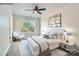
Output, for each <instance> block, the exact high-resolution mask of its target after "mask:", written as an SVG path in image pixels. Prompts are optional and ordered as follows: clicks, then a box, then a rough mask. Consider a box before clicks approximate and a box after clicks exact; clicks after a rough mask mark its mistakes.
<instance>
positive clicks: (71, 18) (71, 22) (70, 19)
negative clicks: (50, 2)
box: [41, 4, 79, 45]
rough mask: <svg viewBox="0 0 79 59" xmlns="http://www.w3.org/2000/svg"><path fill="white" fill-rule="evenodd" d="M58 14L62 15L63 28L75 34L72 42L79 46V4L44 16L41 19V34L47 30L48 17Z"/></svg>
mask: <svg viewBox="0 0 79 59" xmlns="http://www.w3.org/2000/svg"><path fill="white" fill-rule="evenodd" d="M58 13H61V15H62V28H64V29H65V30H67V31H71V32H72V34H73V39H71V40H70V41H72V42H75V43H76V44H78V45H79V4H70V5H69V6H66V7H64V8H61V9H58V10H55V11H50V12H48V13H47V14H44V16H43V17H41V32H42V31H43V29H44V28H47V23H48V22H47V19H48V17H49V16H53V15H56V14H58Z"/></svg>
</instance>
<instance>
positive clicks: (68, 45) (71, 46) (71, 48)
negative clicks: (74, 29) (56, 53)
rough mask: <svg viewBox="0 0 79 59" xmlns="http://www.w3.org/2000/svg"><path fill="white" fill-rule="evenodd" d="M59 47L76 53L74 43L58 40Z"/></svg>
mask: <svg viewBox="0 0 79 59" xmlns="http://www.w3.org/2000/svg"><path fill="white" fill-rule="evenodd" d="M60 48H62V49H64V50H65V51H68V52H70V53H72V54H75V53H77V51H76V49H75V44H74V43H68V42H65V41H63V42H60Z"/></svg>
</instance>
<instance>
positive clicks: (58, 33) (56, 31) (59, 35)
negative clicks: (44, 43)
mask: <svg viewBox="0 0 79 59" xmlns="http://www.w3.org/2000/svg"><path fill="white" fill-rule="evenodd" d="M46 34H47V35H48V36H49V39H63V40H64V29H62V28H48V29H47V31H46Z"/></svg>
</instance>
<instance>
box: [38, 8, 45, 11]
mask: <svg viewBox="0 0 79 59" xmlns="http://www.w3.org/2000/svg"><path fill="white" fill-rule="evenodd" d="M38 10H39V11H43V10H46V8H41V9H38Z"/></svg>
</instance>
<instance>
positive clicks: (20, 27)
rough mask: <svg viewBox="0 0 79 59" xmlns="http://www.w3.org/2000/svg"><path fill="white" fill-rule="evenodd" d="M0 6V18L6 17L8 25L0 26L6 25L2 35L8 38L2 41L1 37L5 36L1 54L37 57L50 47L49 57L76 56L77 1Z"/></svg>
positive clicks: (47, 51) (45, 52) (78, 14)
mask: <svg viewBox="0 0 79 59" xmlns="http://www.w3.org/2000/svg"><path fill="white" fill-rule="evenodd" d="M0 7H1V8H2V9H1V10H0V12H2V13H1V14H0V15H1V19H4V21H6V19H7V20H8V22H7V25H6V23H5V25H4V26H3V27H4V28H3V27H2V26H0V28H1V27H2V29H6V27H7V26H9V27H7V30H6V32H7V31H8V32H7V33H6V35H7V37H5V38H8V39H6V41H5V38H3V37H1V36H0V38H3V39H4V40H3V41H2V40H1V41H0V45H1V46H0V47H1V49H0V52H1V53H0V55H5V54H6V55H7V56H21V55H22V56H32V55H34V56H36V55H44V54H48V53H49V50H52V53H51V55H50V54H48V55H49V56H74V55H79V52H78V51H79V39H78V38H79V35H78V34H79V32H78V30H79V27H78V25H79V21H78V19H79V11H78V10H79V4H77V3H76V4H75V3H73V4H71V3H69V4H68V3H11V4H5V3H4V4H0ZM41 8H43V10H42V11H39V9H41ZM7 11H8V12H7ZM4 12H5V13H4ZM1 22H3V21H1ZM56 22H58V23H56ZM1 25H3V24H1ZM26 25H27V26H26ZM2 31H5V30H2ZM2 31H1V30H0V32H1V33H2ZM4 33H5V32H4ZM4 33H3V36H4ZM28 37H29V38H28ZM37 39H38V40H37ZM41 39H42V40H41ZM4 41H5V42H4ZM1 42H2V43H1ZM28 42H29V43H28ZM5 43H6V44H5ZM37 43H38V44H37ZM34 44H35V45H34ZM25 45H28V47H29V49H28V50H27V48H28V47H25ZM33 47H34V48H33ZM18 49H19V50H18ZM33 50H34V51H33ZM35 50H36V51H35ZM39 50H41V51H42V52H40V51H39ZM4 51H5V52H4ZM19 51H20V52H19ZM29 51H30V52H29Z"/></svg>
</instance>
